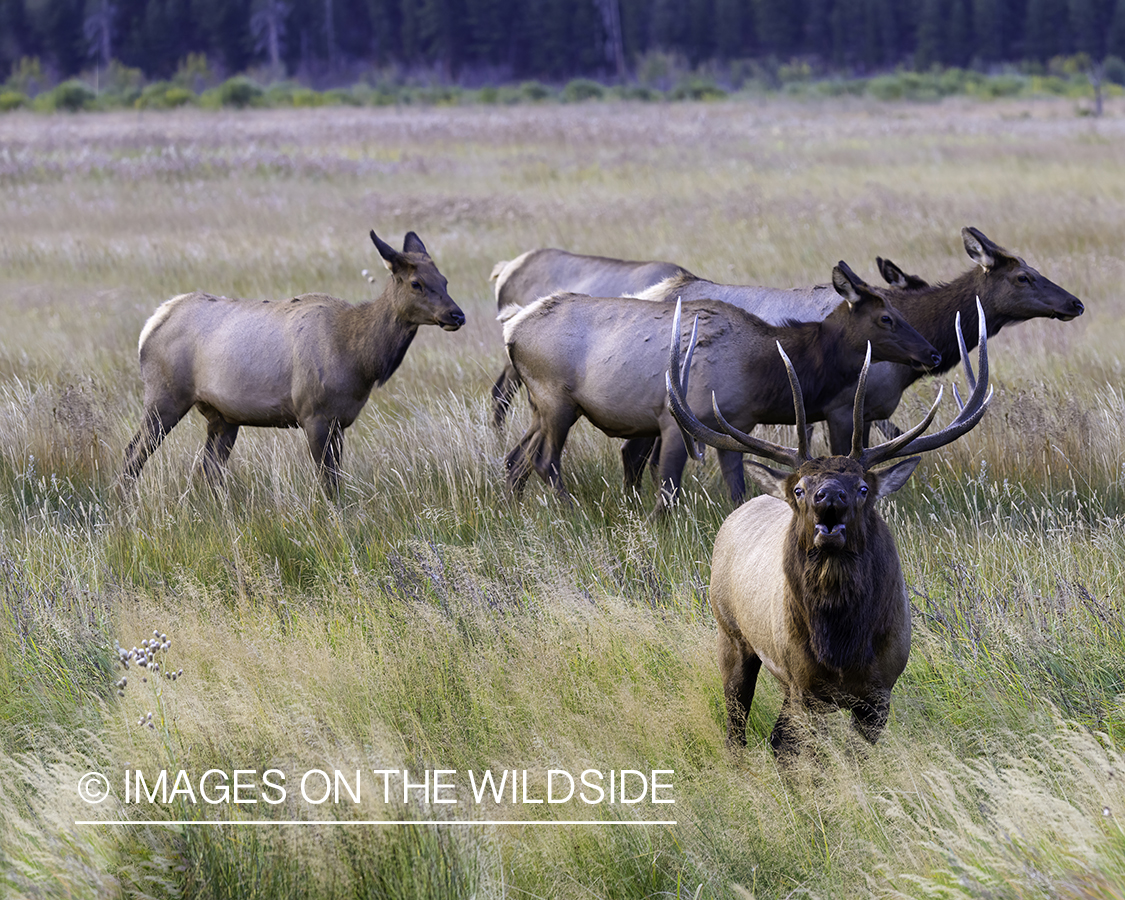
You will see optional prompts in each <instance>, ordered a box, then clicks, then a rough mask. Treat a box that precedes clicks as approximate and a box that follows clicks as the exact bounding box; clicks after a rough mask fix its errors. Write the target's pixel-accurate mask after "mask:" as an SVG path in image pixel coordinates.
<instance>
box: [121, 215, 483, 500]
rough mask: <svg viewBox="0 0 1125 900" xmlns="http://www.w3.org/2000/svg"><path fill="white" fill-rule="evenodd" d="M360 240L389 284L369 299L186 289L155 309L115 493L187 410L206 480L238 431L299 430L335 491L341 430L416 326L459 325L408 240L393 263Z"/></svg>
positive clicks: (143, 342)
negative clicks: (200, 433)
mask: <svg viewBox="0 0 1125 900" xmlns="http://www.w3.org/2000/svg"><path fill="white" fill-rule="evenodd" d="M371 240H372V241H373V242H374V244H375V247H376V249H377V250H378V251H379V255H380V256H381V257H382V258H383V262H384V264H385V265H386V267H387V269H389V270H390V276H391V277H390V281H389V282H388V283H387V286H386V287H385V288H384V290H383V293H382V294H381V295H380V296H379V297H378V298H377V299H376V300H372V301H368V302H366V303H358V304H352V303H348V302H347V301H345V300H340V299H338V298H336V297H330V296H328V295H327V294H302V295H301V296H299V297H294V298H293V299H291V300H280V301H271V300H262V301H257V300H233V299H229V298H227V297H215V296H212V295H210V294H204V293H202V292H200V291H196V292H195V293H191V294H181V295H180V296H178V297H173V298H172V299H171V300H168V301H166V302H165V303H163V304H162V305H161V306H160V307H159V308H158V309H157V310H156V312H155V313H153V315H152V316H151V317H150V318H149V320H148V321H147V322H146V323H145V326H144V328H143V329H142V330H141V336H140V341H139V344H138V346H139V354H140V363H141V377H142V379H143V381H144V419H143V421H142V424H141V427H140V430H139V431H138V432H137V434H136V435H135V436H134V437H133V439H132V440H131V441H130V442H129V446H128V448H127V449H126V451H125V467H124V472H123V483H127V482H129V481H132V480H133V479H135V478H136V477H137V476H138V475H139V474H140V471H141V467H142V466H144V464H145V461H146V460H147V459H148V457H149V456H150V455H151V454H152V453H153V451H155V450H156V448H157V447H158V446H159V445H160V442H161V441H162V440H163V439H164V437H165V436H166V435H167V434H168V432H169V431H171V430H172V428H173V427H174V426H175V425H176V423H177V422H179V421H180V419H182V418H183V417H184V416H185V415H186V414H187V412H188V410H190V409H191V408H192V407H193V406H195V407H197V408H198V409H199V411H200V412H201V413H203V416H204V418H206V420H207V441H206V444H205V445H204V448H203V469H204V472H205V474H206V475H207V476H208V477H209V478H211V479H216V478H218V477H219V475H220V474H221V469H222V466H223V465H224V464H225V463H226V461H227V458H228V457H229V456H230V452H231V448H232V447H233V446H234V442H235V439H236V438H237V437H238V429H239V428H240V427H241V426H243V425H256V426H264V427H270V428H295V427H299V428H302V429H304V432H305V437H306V438H307V439H308V445H309V450H310V451H311V453H312V457H313V460H314V461H315V462H316V463H317V465H318V466H319V468H320V473H321V477H322V480H323V482H324V486H325V488H326V489H327V490H328V491H329V492H330V493H335V491H336V489H337V487H338V483H339V465H340V454H341V451H342V449H343V442H344V429H346V428H347V427H348V426H349V425H351V424H352V422H354V421H355V419H356V416H358V415H359V412H360V410H361V409H363V406H364V404H365V403H366V402H367V398H368V395H369V394H370V393H371V390H372V388H373V387H375V386H377V385H381V384H383V383H384V382H385V381H386V380H387V379H388V378H390V377H391V375H392V374H393V373H394V371H395V369H397V368H398V366H399V364H400V363H401V362H402V359H403V357H404V356H405V354H406V351H407V349H408V348H409V347H410V343H411V341H413V340H414V335H415V334H416V333H417V331H418V327H419V326H421V325H440V326H441V327H442V328H443V329H445V330H446V331H456V330H457V329H458V328H460V327H461V326H462V325H464V324H465V314H464V313H463V312H462V311H461V309H460V308H459V307H458V306H457V304H456V303H454V302H453V301H452V300H451V299H450V297H449V293H448V291H447V290H446V280H445V276H443V275H442V274H441V272H439V271H438V268H437V266H436V265H435V264H434V261H433V260H432V259H431V258H430V254H429V251H427V250H426V247H425V245H424V244H423V243H422V241H421V240H420V239H419V238H418V236H417V235H416V234H415V233H414V232H413V231H411V232H408V233H407V235H406V240H405V241H404V243H403V249H402V252H401V253H400V252H398V251H396V250H395V249H394V248H393V247H391V246H390V245H388V244H386V243H384V242H383V241H381V240H380V239H379V238H378V237H377V236H376V234H375V232H374V231H372V232H371Z"/></svg>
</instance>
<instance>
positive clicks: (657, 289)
mask: <svg viewBox="0 0 1125 900" xmlns="http://www.w3.org/2000/svg"><path fill="white" fill-rule="evenodd" d="M686 280H687V279H685V278H684V276H682V275H669V276H668V277H667V278H665V279H664V280H663V281H658V282H656V284H654V285H652V286H651V287H647V288H645V289H644V290H643V291H637V292H636V293H635V294H625V296H626V297H636V298H637V299H638V300H663V299H664V298H665V297H666V296H667V295H668V292H669V291H671V290H673V289H674V288H675V287H676V286H678V285H681V284H683V283H684V281H686ZM692 280H693V281H696V280H698V279H694V278H693V279H692Z"/></svg>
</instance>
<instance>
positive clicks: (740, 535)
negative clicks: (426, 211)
mask: <svg viewBox="0 0 1125 900" xmlns="http://www.w3.org/2000/svg"><path fill="white" fill-rule="evenodd" d="M961 237H962V240H963V242H964V246H965V251H966V253H967V254H968V256H969V259H970V260H971V262H972V266H971V267H970V268H969V269H968V271H966V272H964V274H962V275H960V276H958V277H956V278H954V279H952V280H951V281H948V282H937V283H931V282H929V281H927V280H925V279H923V278H921V277H919V276H916V275H907V274H906V273H905V272H903V270H902V269H900V268H899V267H898V266H896V265H895V264H894V263H892V262H891V261H890V260H884V259H881V258H880V259H877V261H876V262H877V267H878V270H879V272H880V275H881V276H882V277H883V279H884V281H886V283H887V284H886V286H874V285H871V284H868V283H866V282H865V281H863V279H861V278H860V277H859V276H858V275H856V274H855V272H853V271H852V269H851V268H850V267H849V266H848V265H847V263H845V262H843V261H841V262H839V263H837V265H836V266H835V267H834V268H833V269H832V274H831V283H830V284H829V285H815V286H811V287H807V288H785V289H781V288H767V287H758V286H750V285H731V284H717V283H715V282H711V281H707V280H705V279H702V278H699V277H697V276H695V275H693V274H692V273H691V272H689V271H688V270H687V269H685V268H683V267H681V266H679V265H675V264H673V263H667V262H653V261H644V262H632V261H625V260H619V259H609V258H605V257H600V256H585V255H579V254H574V253H569V252H566V251H563V250H557V249H536V250H530V251H528V252H526V253H523V254H522V255H520V256H518V257H516V258H515V259H513V260H511V261H508V262H501V263H497V264H496V265H495V267H494V268H493V269H492V276H491V280H492V281H493V282H494V283H495V294H496V301H497V306H498V310H499V316H498V318H499V319H500V320H501V321H502V323H503V333H504V345H505V350H506V357H507V362H506V363H505V366H504V369H503V371H502V372H501V373H500V374H499V375H498V376H497V378H496V381H495V384H494V385H493V387H492V404H493V407H492V409H493V421H494V423H495V425H496V426H497V427H500V426H502V425H503V423H504V421H505V419H506V416H507V414H508V412H509V408H510V405H511V404H512V403H513V402H514V401H515V398H516V396H517V394H518V393H519V391H520V388H521V386H522V388H523V389H524V391H525V392H526V395H527V399H528V402H529V404H530V407H531V414H530V424H529V425H528V428H527V430H526V432H525V433H524V435H523V436H522V437H521V438H520V440H519V441H518V442H517V443H516V445H515V446H514V447H513V448H512V449H511V451H510V452H509V453H508V455H507V457H506V459H505V466H506V471H507V483H508V486H509V488H510V490H511V491H512V493H513V494H514V495H517V496H518V494H519V493H520V491H521V489H522V488H523V486H524V484H525V483H526V481H527V479H528V478H529V477H530V475H531V474H532V472H534V473H535V474H536V475H538V476H539V477H540V478H541V479H542V480H543V481H544V482H545V483H546V484H547V485H548V486H549V487H550V489H551V490H552V491H553V492H554V493H555V494H556V495H557V496H558V498H559V499H560V500H561V501H562V502H563V503H564V504H569V503H570V502H571V501H570V495H569V493H568V492H567V489H566V485H565V483H564V479H563V470H562V458H563V447H564V444H565V442H566V438H567V435H568V433H569V431H570V429H571V428H572V427H573V426H574V425H575V424H576V423H577V422H578V420H579V419H582V418H585V419H587V420H589V422H590V423H591V424H592V425H594V426H595V427H596V428H598V429H599V430H601V431H602V432H604V433H605V434H607V435H609V436H610V437H614V438H621V439H622V446H621V457H622V463H623V467H624V480H625V484H626V487H627V488H630V489H639V488H640V487H641V486H642V484H643V480H644V474H645V471H646V469H651V470H652V472H653V475H654V478H655V481H656V483H657V493H656V501H655V509H654V515H666V514H668V511H669V508H670V507H671V506H673V505H674V503H675V501H676V499H677V497H678V495H679V493H680V491H681V482H682V475H683V470H684V466H685V464H686V462H687V459H688V457H689V456H694V457H696V458H702V454H703V446H704V445H706V446H709V447H711V448H713V450H714V451H715V452H716V454H717V459H718V463H719V467H720V470H721V472H722V477H723V480H724V483H725V485H726V489H727V492H728V495H729V497H730V500H731V502H732V504H733V505H734V507H735V509H734V512H733V513H731V514H730V516H729V517H728V518H727V519H726V521H725V522H724V523H723V524H722V527H721V528H720V529H719V532H718V534H717V536H716V538H715V544H714V549H713V554H712V560H711V583H710V603H711V608H712V611H713V613H714V616H715V620H716V623H717V625H718V641H719V649H718V656H719V671H720V675H721V678H722V684H723V694H724V698H725V705H726V713H727V741H728V742H729V743H730V744H731V745H735V746H737V745H744V744H745V743H746V718H747V712H748V710H749V708H750V704H751V701H752V700H753V697H754V688H755V684H756V681H757V676H758V672H759V670H760V668H761V667H762V666H763V665H764V666H765V667H766V669H767V670H769V672H770V673H771V674H772V675H773V676H774V677H775V678H777V680H778V681H779V682H780V684H781V688H782V695H783V700H782V706H781V712H780V715H779V716H778V719H777V723H776V725H775V726H774V729H773V733H772V735H771V737H770V744H771V746H772V747H773V750H774V752H775V753H776V754H777V755H778V757H779V758H780V759H782V760H785V759H789V758H792V757H793V756H794V755H795V754H796V753H798V752H799V750H800V748H801V746H802V743H803V740H804V736H805V733H806V732H807V730H808V729H807V723H806V718H807V714H809V713H812V712H816V711H818V710H822V709H830V708H839V709H845V710H848V711H850V712H851V714H852V721H853V725H854V727H855V729H856V731H857V732H858V733H859V734H860V735H861V736H862V737H863V738H865V739H867V740H868V741H870V742H874V741H875V740H876V739H877V737H878V736H879V734H880V732H881V731H882V730H883V728H884V726H885V723H886V721H887V715H888V711H889V708H890V694H891V689H892V687H893V686H894V684H895V681H896V680H897V679H898V677H899V675H901V673H902V672H903V670H904V668H905V666H906V661H907V656H908V653H909V649H910V604H909V602H908V600H907V596H906V588H905V583H904V580H903V575H902V568H901V564H900V561H899V556H898V551H897V549H896V547H895V542H894V538H893V536H892V535H891V532H890V529H889V528H888V526H887V524H886V522H885V521H884V520H883V519H882V518H881V517H880V515H879V513H878V511H877V501H878V500H879V498H881V497H884V496H887V495H888V494H890V493H892V492H894V491H896V490H898V489H899V488H901V487H902V486H903V485H904V484H905V483H906V481H907V480H908V479H909V477H910V475H911V474H912V473H913V471H914V469H915V467H916V466H917V465H918V462H919V460H920V456H919V454H922V453H925V452H928V451H931V450H937V449H938V448H940V447H942V446H944V445H946V444H948V443H950V442H951V441H954V440H956V439H957V438H959V437H960V436H961V435H963V434H965V433H966V432H968V431H969V430H970V429H972V428H973V427H974V426H975V425H976V424H977V423H978V422H979V421H980V420H981V417H982V416H983V415H984V413H985V410H986V409H987V407H988V404H989V400H990V399H991V396H992V393H991V389H990V387H989V375H988V372H989V360H988V352H987V346H986V345H987V339H988V337H989V336H991V335H994V334H995V333H996V332H997V331H999V330H1000V329H1001V328H1003V327H1004V326H1006V325H1009V324H1012V323H1015V322H1020V321H1025V320H1028V319H1033V318H1039V317H1048V318H1055V319H1060V320H1062V321H1069V320H1070V319H1073V318H1075V317H1076V316H1079V315H1081V314H1082V312H1083V305H1082V302H1081V301H1080V300H1078V298H1076V297H1074V296H1073V295H1071V294H1070V293H1068V292H1067V291H1066V290H1064V289H1063V288H1061V287H1059V286H1058V285H1056V284H1054V283H1053V282H1052V281H1050V280H1049V279H1047V278H1046V277H1044V276H1043V275H1042V274H1040V273H1039V272H1038V271H1036V270H1035V269H1033V268H1032V267H1030V266H1029V265H1027V263H1025V262H1024V261H1023V260H1022V259H1020V258H1019V257H1018V256H1015V255H1014V254H1012V253H1009V252H1008V251H1007V250H1005V249H1003V248H1002V247H1000V246H998V245H997V244H995V243H993V242H992V241H991V240H989V239H988V238H987V237H986V236H985V235H984V234H982V233H981V232H980V231H979V230H977V229H975V228H964V229H962V232H961ZM371 240H372V241H373V242H374V244H375V247H376V250H377V251H378V253H379V255H380V257H381V258H382V260H383V262H384V264H385V265H386V268H387V269H388V270H389V275H390V277H389V280H388V282H387V285H386V287H385V288H384V290H383V292H382V294H381V295H380V296H379V297H378V298H377V299H375V300H372V301H368V302H364V303H358V304H353V303H349V302H347V301H344V300H340V299H337V298H335V297H330V296H328V295H326V294H315V293H314V294H302V295H301V296H298V297H294V298H292V299H289V300H245V299H230V298H226V297H217V296H212V295H210V294H205V293H202V292H198V291H197V292H195V293H191V294H183V295H180V296H178V297H173V298H172V299H170V300H168V301H166V302H165V303H164V304H162V305H161V306H160V307H159V308H158V309H157V310H156V312H154V313H153V315H152V316H151V317H150V318H149V320H148V321H147V322H146V323H145V325H144V327H143V329H142V331H141V335H140V341H139V345H138V351H139V356H140V367H141V377H142V380H143V384H144V411H143V414H142V419H141V425H140V429H139V430H138V431H137V433H136V435H135V436H134V437H133V439H132V440H131V441H130V442H129V444H128V447H127V448H126V451H125V461H124V469H123V473H122V478H121V487H122V490H123V491H125V490H127V489H128V487H129V486H130V485H131V484H132V483H133V482H135V481H136V479H137V477H138V476H139V474H140V471H141V468H142V466H143V465H144V464H145V461H146V460H147V459H148V457H149V456H150V455H151V454H152V453H153V451H155V450H156V448H157V447H158V446H159V444H160V442H161V441H162V439H163V438H164V437H165V435H166V434H167V433H168V432H169V431H170V430H171V429H172V428H173V427H174V426H175V425H176V424H177V423H178V422H179V421H180V420H181V419H182V418H183V417H184V416H185V415H186V414H187V412H188V411H189V410H190V409H191V408H192V407H193V406H194V407H197V408H198V409H199V411H200V412H201V413H202V414H203V416H204V418H205V419H206V421H207V437H206V441H205V444H204V448H203V455H202V468H203V471H204V473H205V474H206V475H207V476H208V477H209V478H210V479H212V480H217V479H219V478H220V477H221V471H222V467H223V466H224V464H225V463H226V461H227V459H228V457H229V456H230V453H231V450H232V448H233V446H234V443H235V439H236V438H237V436H238V430H239V428H240V427H241V426H243V425H255V426H267V427H274V428H295V427H299V428H301V429H302V430H303V431H304V433H305V437H306V439H307V441H308V446H309V450H310V452H311V455H312V458H313V461H314V463H315V464H316V465H317V467H318V470H319V472H320V475H321V478H322V481H323V483H324V487H325V489H326V490H327V491H328V492H329V493H330V494H334V493H335V492H336V490H337V489H338V481H339V475H340V459H341V452H342V449H343V437H344V430H345V429H346V428H347V427H348V426H349V425H351V424H352V423H353V422H354V421H355V419H356V417H357V416H358V414H359V412H360V410H361V409H362V408H363V406H364V404H365V403H366V402H367V399H368V396H369V394H370V392H371V390H372V389H373V388H374V387H376V386H378V385H381V384H383V383H384V382H385V381H386V380H387V379H388V378H390V376H391V375H392V374H393V373H394V371H395V369H397V368H398V366H399V364H400V363H401V362H402V360H403V357H404V356H405V354H406V351H407V349H408V348H409V347H410V344H411V341H412V340H413V338H414V335H415V334H416V332H417V330H418V328H419V326H421V325H439V326H440V327H442V328H443V329H445V330H447V331H455V330H457V329H458V328H460V327H461V326H462V325H463V324H464V323H465V315H464V313H463V312H462V311H461V309H460V308H459V307H458V306H457V304H456V303H454V302H453V300H452V299H451V298H450V296H449V293H448V291H447V285H446V279H445V277H444V276H443V275H442V274H441V272H440V271H439V270H438V268H437V265H436V264H435V263H434V261H433V259H432V258H431V256H430V254H429V251H428V250H427V249H426V247H425V245H424V244H423V243H422V241H421V240H420V239H419V238H418V236H417V235H416V234H414V233H413V232H409V233H408V234H407V235H406V238H405V241H404V243H403V248H402V251H401V252H400V251H397V250H395V249H394V248H393V247H391V246H390V245H388V244H386V243H385V242H383V241H382V240H381V239H380V238H379V237H378V236H377V235H376V234H375V232H374V231H372V232H371ZM978 347H979V350H978V362H977V368H976V371H975V372H974V369H973V366H972V364H971V362H970V358H969V357H970V352H971V351H972V350H973V349H974V348H978ZM958 360H960V362H961V365H962V367H963V369H964V374H965V377H966V379H967V382H968V390H969V395H968V398H967V399H966V400H965V401H964V402H962V401H961V398H960V397H959V396H957V397H956V399H957V404H958V406H959V412H958V413H957V414H956V416H955V417H954V419H953V420H952V422H951V423H950V424H949V425H947V426H946V427H945V428H942V429H940V430H938V431H937V432H935V433H933V434H927V433H926V432H927V430H928V429H929V427H930V425H931V424H932V422H933V420H934V418H935V416H936V413H937V410H938V407H939V404H940V402H941V391H940V390H939V391H938V395H937V399H936V400H935V401H934V404H933V406H932V407H931V408H930V410H929V412H928V414H927V415H926V416H925V417H923V419H922V420H921V422H919V423H918V424H917V425H915V426H913V427H911V428H908V429H906V430H905V431H900V430H899V429H898V428H897V427H896V426H894V425H893V424H891V423H890V422H889V421H888V420H889V419H890V417H891V416H892V415H893V414H894V412H895V410H896V408H897V406H898V404H899V401H900V399H901V397H902V395H903V392H904V391H905V390H906V388H907V387H909V386H910V385H911V384H913V383H914V382H915V381H916V380H917V379H919V378H921V377H922V376H924V375H933V374H939V373H942V372H946V371H948V370H950V369H951V368H953V367H954V366H956V365H957V362H958ZM821 421H823V422H824V423H825V424H826V426H827V430H828V444H829V448H830V455H827V456H813V455H812V453H811V452H810V449H809V447H810V431H811V425H812V423H814V422H821ZM873 423H879V427H880V430H881V431H883V433H884V434H885V435H886V436H887V438H888V439H887V440H886V441H884V442H882V443H877V444H874V445H872V444H871V425H872V424H873ZM760 424H787V425H794V426H796V429H795V433H796V438H797V446H796V447H795V448H791V447H785V446H782V445H780V444H775V443H772V442H770V441H767V440H764V439H762V438H758V437H754V436H753V435H752V434H751V432H752V431H753V429H754V427H755V426H756V425H760ZM746 455H749V456H751V457H756V459H751V460H749V461H746V462H744V456H746ZM761 460H765V461H768V463H772V464H773V465H768V464H767V462H763V461H761ZM896 460H897V462H895V461H896ZM774 466H780V467H781V468H775V467H774ZM747 471H748V472H749V474H750V477H751V479H752V480H753V481H754V482H755V483H756V484H757V485H758V487H759V488H760V489H761V491H762V493H760V494H759V495H758V496H755V497H754V498H752V499H750V500H748V501H746V502H743V501H744V499H745V494H746V487H745V475H746V473H747ZM803 723H806V724H803Z"/></svg>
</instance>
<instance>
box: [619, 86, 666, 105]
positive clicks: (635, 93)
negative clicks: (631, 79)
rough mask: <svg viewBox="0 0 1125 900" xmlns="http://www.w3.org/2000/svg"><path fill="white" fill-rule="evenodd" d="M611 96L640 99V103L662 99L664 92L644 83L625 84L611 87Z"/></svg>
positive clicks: (623, 98)
mask: <svg viewBox="0 0 1125 900" xmlns="http://www.w3.org/2000/svg"><path fill="white" fill-rule="evenodd" d="M613 96H615V97H619V98H620V99H622V100H640V101H641V102H642V103H652V102H654V101H657V100H663V99H664V94H662V93H661V92H660V91H658V90H657V89H656V88H653V87H649V86H648V85H644V84H626V85H623V86H622V87H619V88H614V89H613Z"/></svg>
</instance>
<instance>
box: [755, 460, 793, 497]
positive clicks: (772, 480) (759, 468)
mask: <svg viewBox="0 0 1125 900" xmlns="http://www.w3.org/2000/svg"><path fill="white" fill-rule="evenodd" d="M746 465H747V472H748V474H749V475H750V477H751V478H753V479H754V481H755V482H756V483H757V485H758V487H760V488H761V489H762V490H763V491H765V492H766V493H767V494H769V495H770V496H771V497H777V499H778V500H785V501H786V502H788V497H786V495H785V485H786V483H787V482H788V481H789V476H790V475H791V474H792V473H791V472H781V471H778V470H777V469H771V468H770V467H769V466H766V465H763V464H762V463H760V462H757V461H755V460H752V459H751V460H747V462H746Z"/></svg>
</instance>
